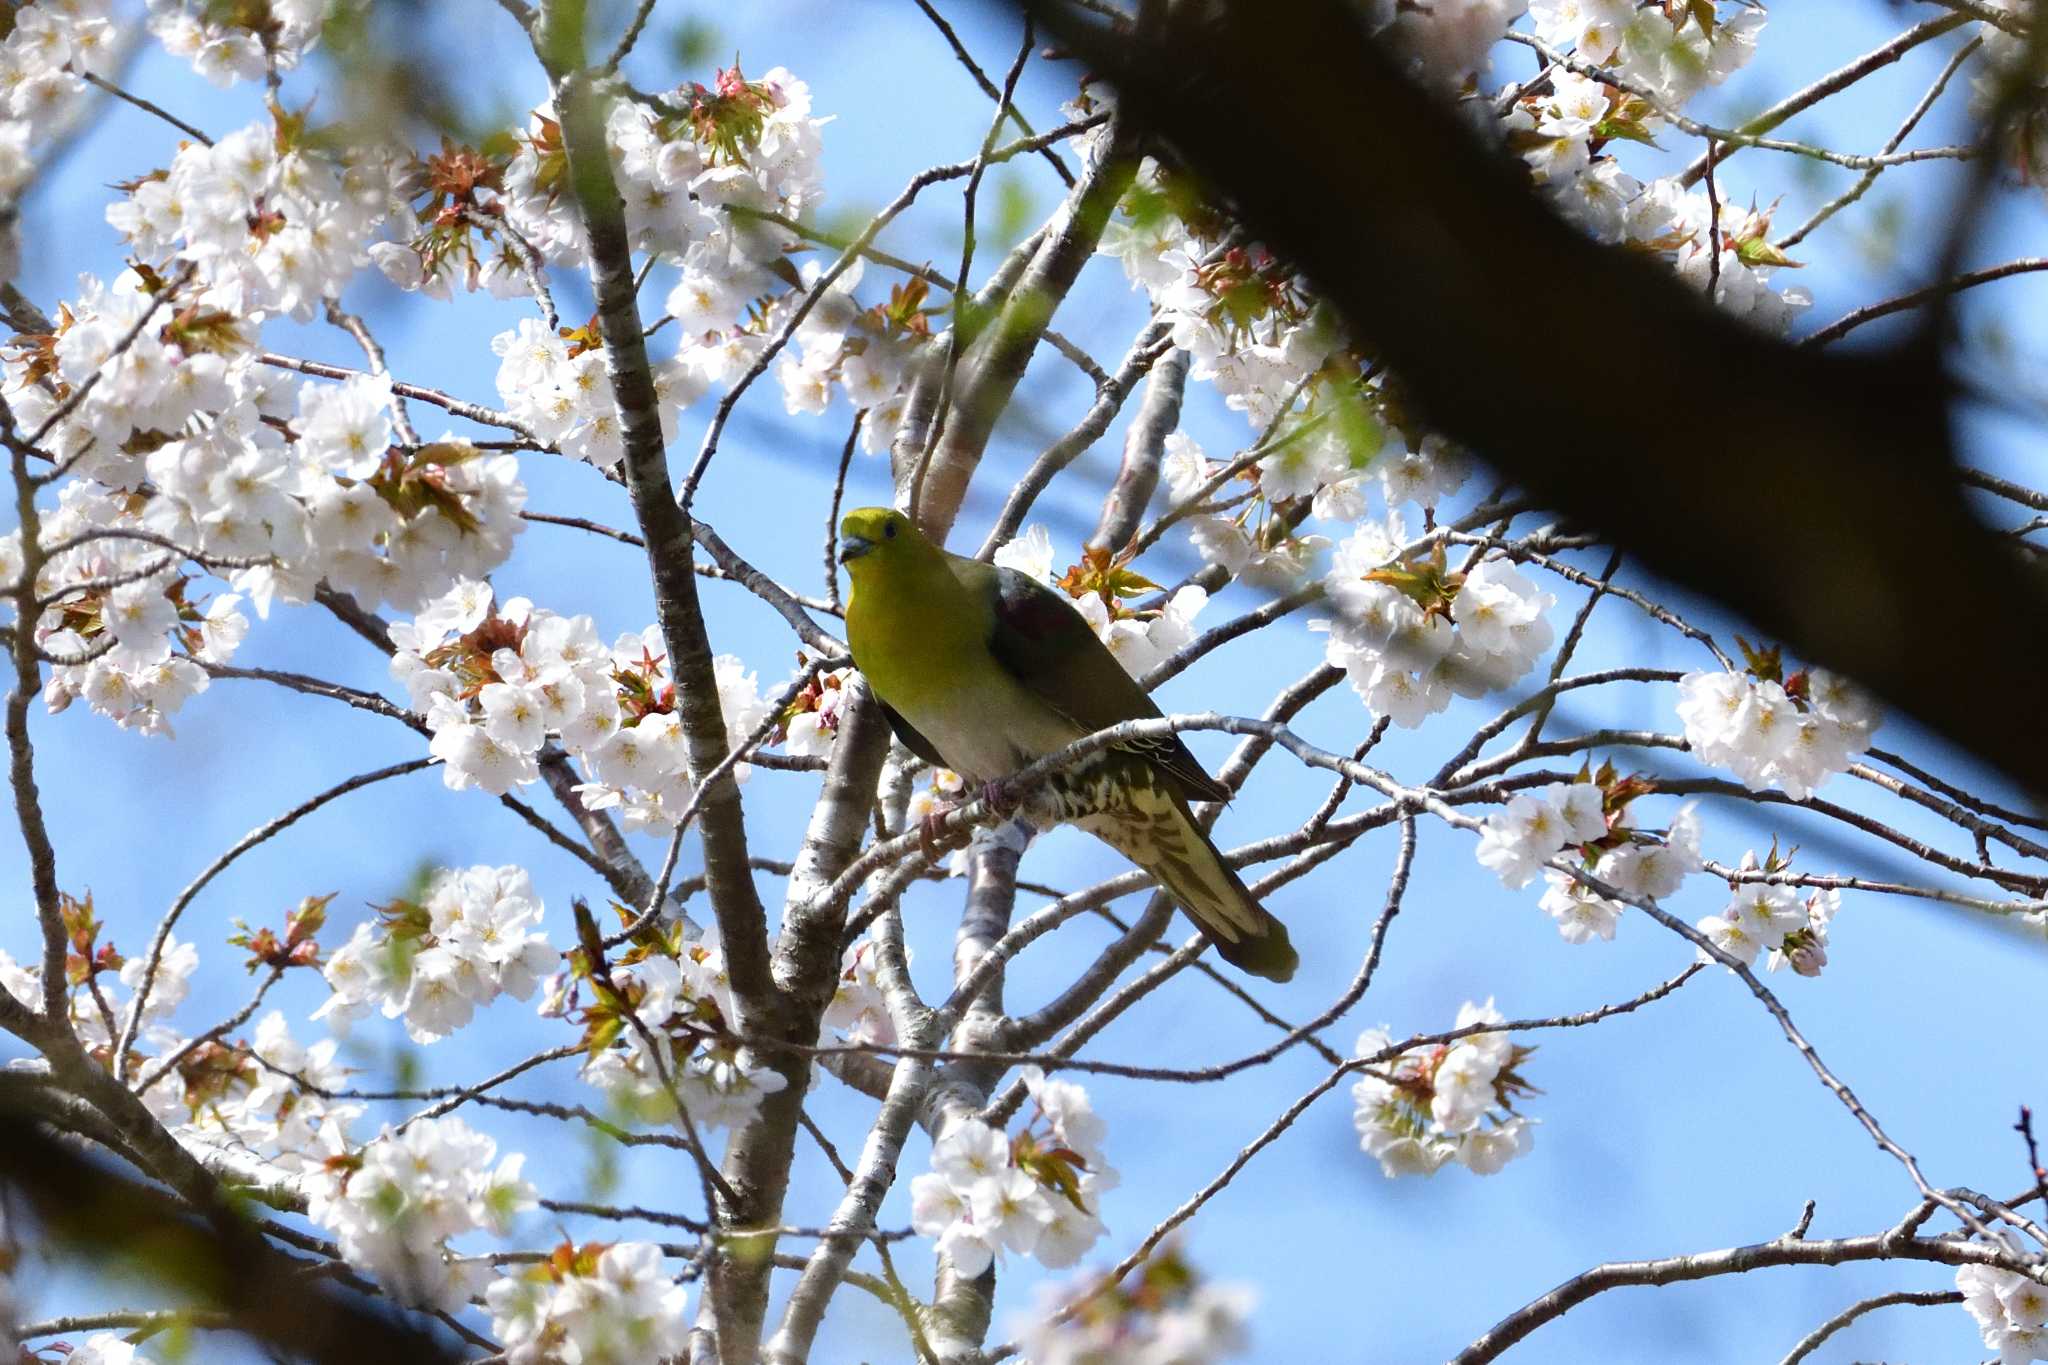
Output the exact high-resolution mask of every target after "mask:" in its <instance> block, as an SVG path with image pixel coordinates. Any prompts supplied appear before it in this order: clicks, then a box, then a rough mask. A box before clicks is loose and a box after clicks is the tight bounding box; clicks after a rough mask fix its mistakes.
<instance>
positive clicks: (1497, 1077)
mask: <svg viewBox="0 0 2048 1365" xmlns="http://www.w3.org/2000/svg"><path fill="white" fill-rule="evenodd" d="M1503 1022H1505V1018H1504V1016H1503V1015H1502V1014H1501V1012H1500V1011H1499V1010H1497V1009H1495V1008H1494V1007H1493V1001H1491V1000H1488V1001H1487V1002H1486V1003H1485V1004H1484V1005H1475V1004H1472V1003H1471V1002H1469V1001H1468V1002H1466V1003H1465V1004H1464V1005H1463V1006H1461V1007H1460V1008H1459V1010H1458V1023H1457V1027H1459V1028H1461V1029H1462V1028H1467V1027H1470V1026H1471V1025H1473V1024H1497V1023H1503ZM1393 1042H1394V1039H1393V1035H1392V1034H1391V1033H1389V1032H1388V1031H1387V1030H1386V1029H1383V1028H1378V1029H1368V1030H1367V1031H1366V1032H1364V1033H1362V1034H1360V1035H1359V1037H1358V1050H1357V1055H1358V1056H1360V1057H1377V1056H1379V1055H1380V1054H1382V1053H1384V1052H1386V1051H1387V1050H1388V1049H1389V1048H1391V1047H1392V1046H1393ZM1533 1050H1534V1049H1532V1048H1528V1047H1524V1046H1522V1045H1520V1044H1518V1043H1515V1042H1512V1041H1511V1040H1510V1039H1509V1038H1508V1035H1507V1034H1505V1033H1494V1032H1488V1033H1475V1034H1472V1035H1471V1036H1469V1037H1466V1038H1462V1039H1460V1040H1458V1041H1457V1042H1455V1043H1450V1044H1442V1043H1438V1044H1433V1045H1430V1046H1425V1047H1414V1048H1409V1049H1408V1050H1407V1051H1406V1052H1402V1053H1400V1054H1399V1055H1397V1056H1395V1057H1393V1058H1391V1059H1390V1060H1388V1061H1386V1062H1384V1063H1381V1064H1378V1065H1375V1066H1374V1067H1372V1068H1370V1069H1368V1070H1367V1071H1366V1073H1365V1074H1364V1075H1362V1076H1361V1077H1359V1080H1358V1084H1356V1085H1354V1086H1353V1087H1351V1096H1352V1099H1353V1100H1354V1101H1355V1102H1356V1107H1355V1109H1354V1110H1353V1112H1352V1123H1353V1124H1354V1125H1355V1126H1356V1127H1357V1129H1358V1145H1359V1146H1360V1147H1361V1148H1362V1149H1363V1150H1364V1151H1365V1153H1366V1155H1367V1156H1370V1157H1374V1158H1376V1159H1377V1160H1378V1161H1379V1163H1380V1169H1381V1170H1382V1171H1384V1172H1385V1173H1386V1175H1387V1177H1388V1178H1389V1179H1393V1178H1395V1177H1397V1176H1404V1175H1435V1174H1436V1173H1437V1171H1438V1169H1439V1168H1441V1167H1442V1166H1443V1165H1444V1163H1445V1162H1448V1161H1455V1162H1457V1163H1458V1164H1459V1165H1461V1166H1464V1167H1466V1168H1467V1169H1468V1170H1471V1171H1473V1172H1474V1173H1476V1174H1478V1175H1494V1174H1496V1173H1498V1172H1499V1171H1500V1169H1501V1168H1502V1167H1503V1166H1505V1165H1507V1164H1508V1162H1510V1161H1513V1160H1514V1159H1515V1158H1516V1157H1518V1156H1521V1155H1522V1154H1523V1153H1525V1152H1527V1151H1528V1150H1529V1147H1530V1144H1531V1142H1533V1141H1534V1138H1535V1133H1534V1132H1533V1131H1532V1130H1533V1125H1534V1120H1532V1119H1528V1118H1524V1117H1523V1116H1522V1115H1520V1114H1517V1113H1516V1112H1515V1101H1516V1100H1517V1099H1518V1098H1520V1097H1522V1096H1524V1095H1527V1094H1530V1093H1533V1092H1532V1089H1531V1087H1530V1085H1529V1083H1528V1082H1527V1081H1526V1080H1524V1079H1523V1078H1522V1076H1521V1073H1520V1072H1519V1070H1517V1068H1518V1067H1520V1066H1521V1064H1522V1062H1523V1061H1524V1060H1526V1059H1527V1058H1528V1056H1529V1054H1530V1053H1531V1052H1532V1051H1533Z"/></svg>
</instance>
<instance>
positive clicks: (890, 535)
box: [882, 521, 896, 540]
mask: <svg viewBox="0 0 2048 1365" xmlns="http://www.w3.org/2000/svg"><path fill="white" fill-rule="evenodd" d="M882 538H883V539H884V540H894V539H896V523H895V522H893V521H891V522H884V523H883V525H882Z"/></svg>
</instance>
